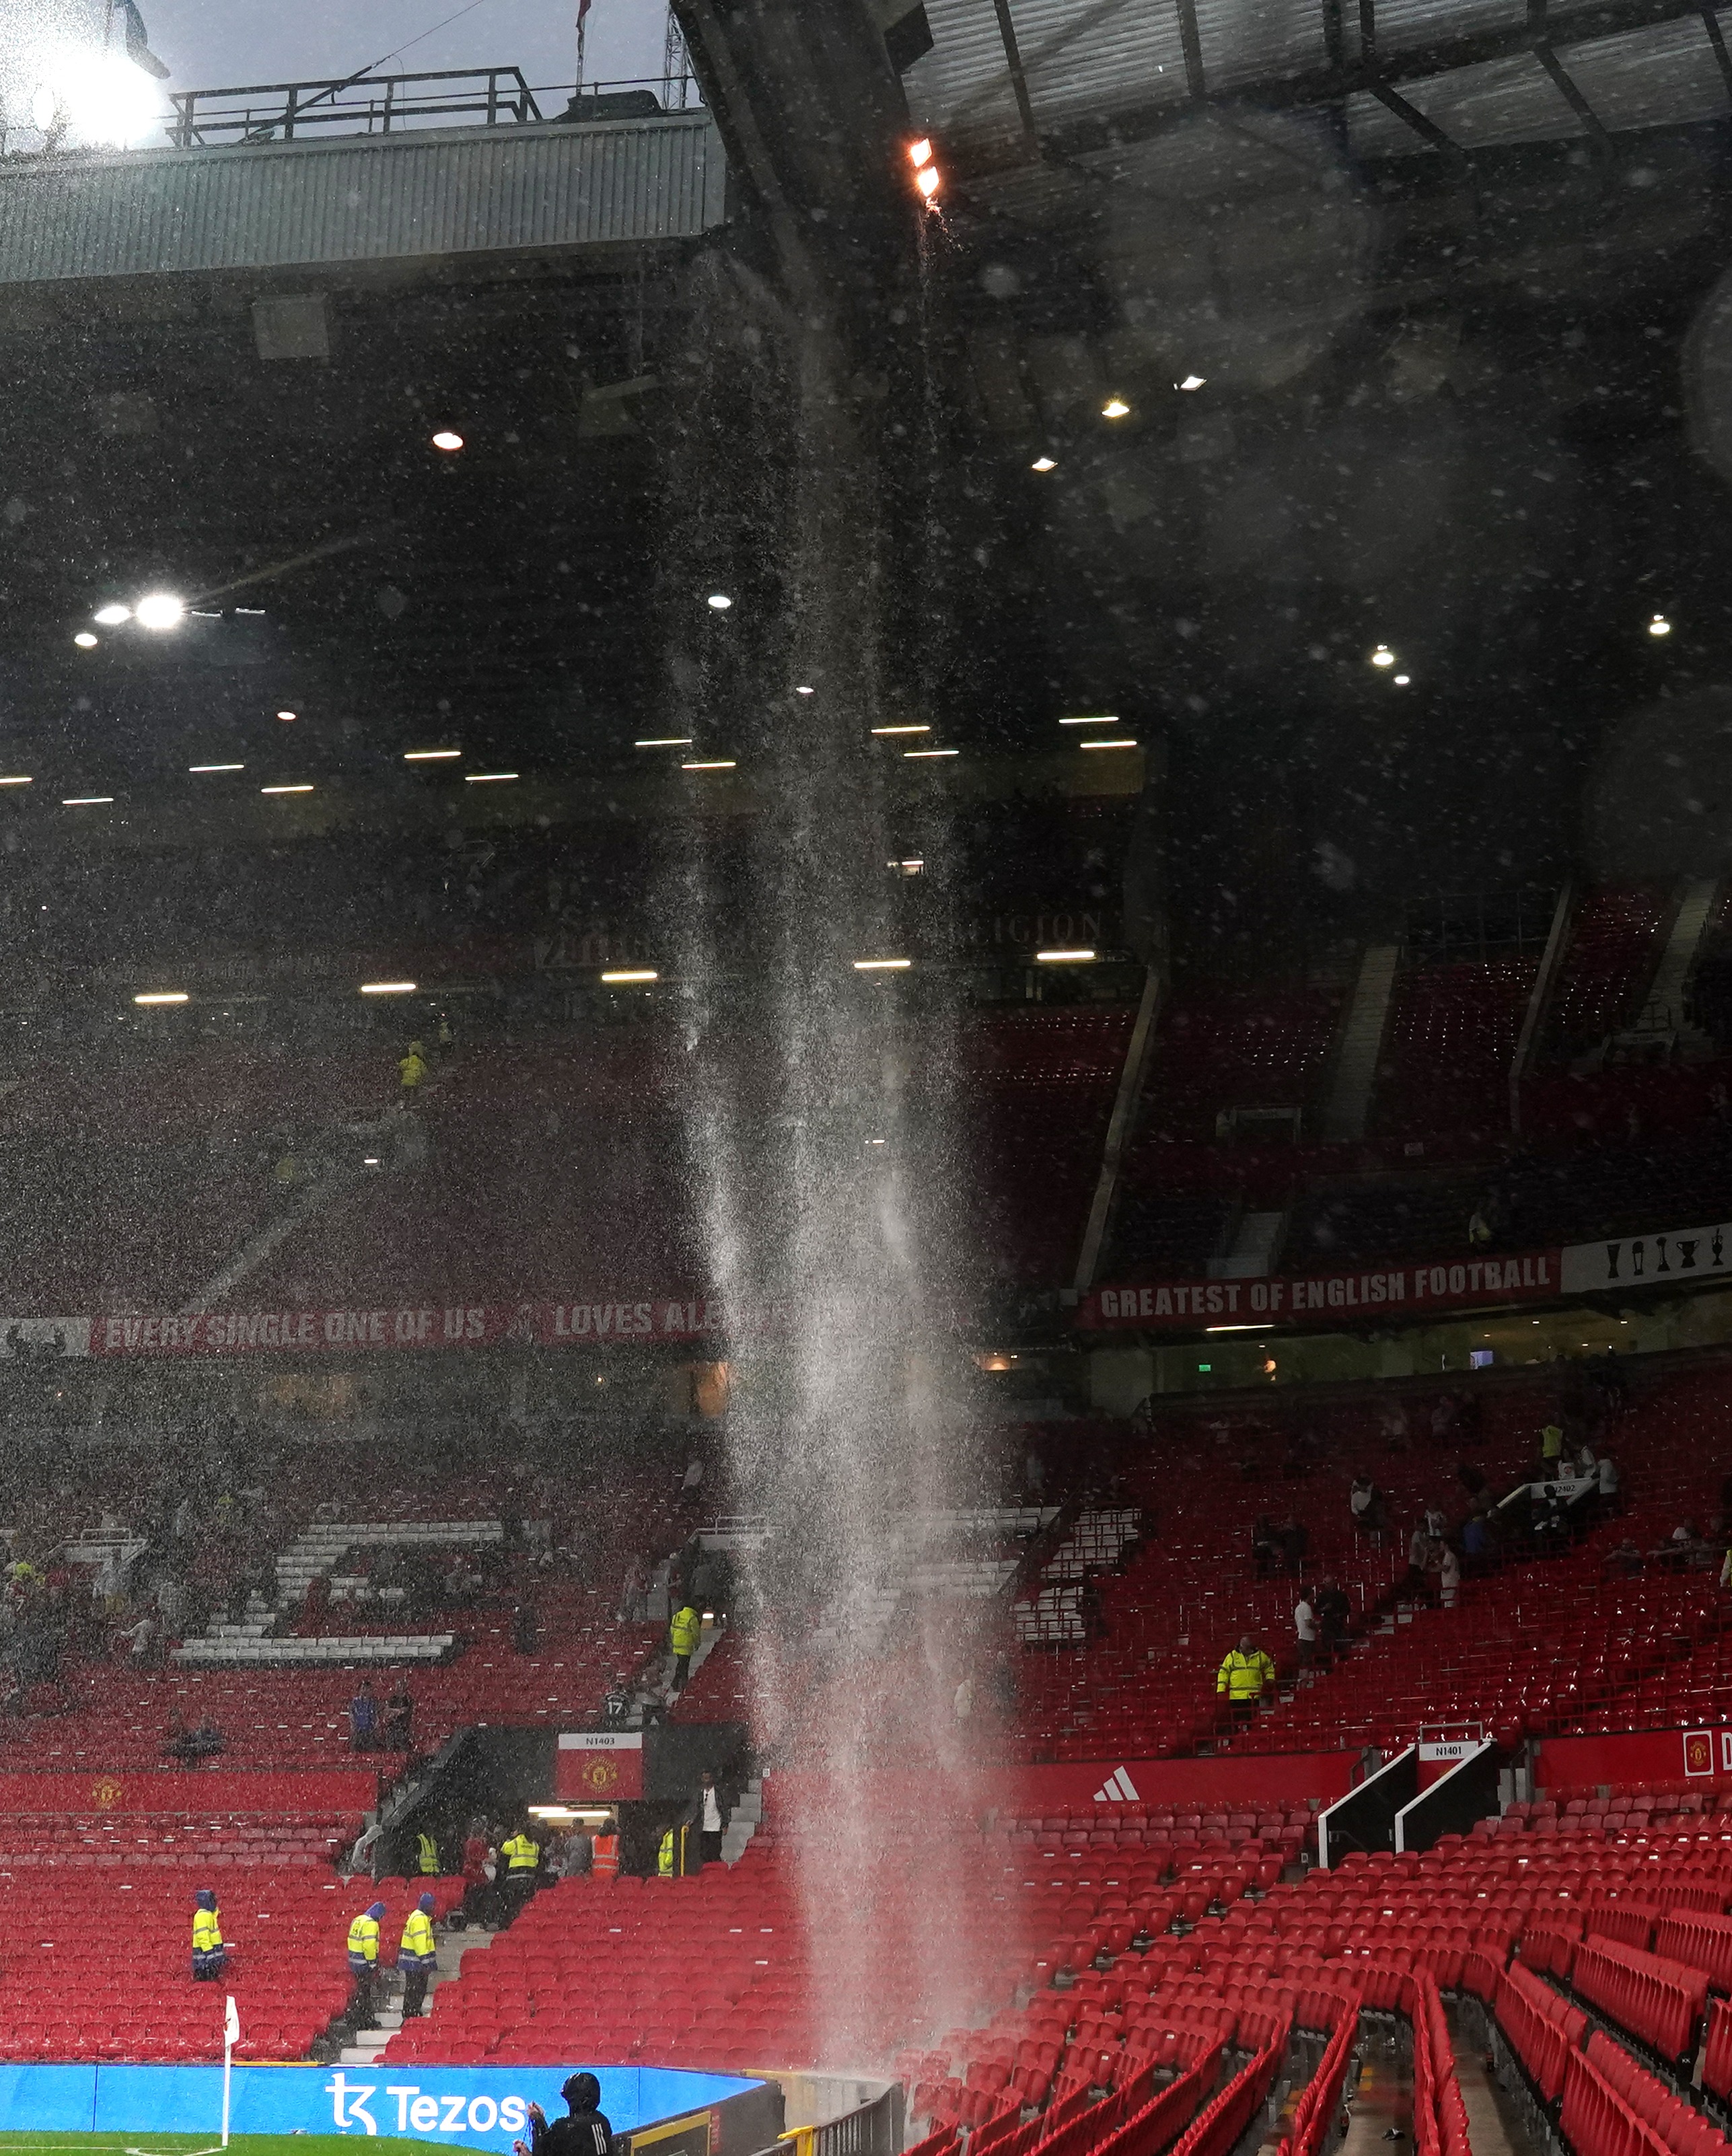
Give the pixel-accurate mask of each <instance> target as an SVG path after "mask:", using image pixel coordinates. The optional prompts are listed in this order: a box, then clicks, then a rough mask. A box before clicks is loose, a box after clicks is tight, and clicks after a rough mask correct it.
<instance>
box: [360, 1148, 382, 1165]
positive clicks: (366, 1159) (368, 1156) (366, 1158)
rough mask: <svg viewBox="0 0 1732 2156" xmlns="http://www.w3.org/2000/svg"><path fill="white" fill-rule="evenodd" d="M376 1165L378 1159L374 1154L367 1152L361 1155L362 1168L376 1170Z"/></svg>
mask: <svg viewBox="0 0 1732 2156" xmlns="http://www.w3.org/2000/svg"><path fill="white" fill-rule="evenodd" d="M378 1164H379V1157H378V1154H377V1153H376V1152H367V1153H362V1156H361V1165H362V1167H363V1168H377V1167H378Z"/></svg>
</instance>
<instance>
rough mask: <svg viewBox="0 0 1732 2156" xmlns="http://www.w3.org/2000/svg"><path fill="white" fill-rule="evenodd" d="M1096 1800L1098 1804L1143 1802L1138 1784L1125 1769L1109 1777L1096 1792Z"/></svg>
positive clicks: (1119, 1769) (1120, 1769)
mask: <svg viewBox="0 0 1732 2156" xmlns="http://www.w3.org/2000/svg"><path fill="white" fill-rule="evenodd" d="M1094 1800H1095V1802H1096V1803H1097V1804H1140V1803H1141V1802H1142V1799H1141V1798H1140V1797H1139V1796H1138V1794H1137V1785H1136V1784H1135V1783H1134V1782H1133V1780H1132V1779H1131V1778H1130V1776H1129V1775H1128V1774H1126V1772H1125V1770H1124V1768H1123V1767H1121V1768H1118V1771H1117V1773H1115V1774H1109V1775H1108V1777H1107V1779H1106V1780H1105V1782H1104V1783H1103V1784H1102V1785H1101V1787H1100V1788H1099V1789H1097V1790H1096V1791H1095V1793H1094Z"/></svg>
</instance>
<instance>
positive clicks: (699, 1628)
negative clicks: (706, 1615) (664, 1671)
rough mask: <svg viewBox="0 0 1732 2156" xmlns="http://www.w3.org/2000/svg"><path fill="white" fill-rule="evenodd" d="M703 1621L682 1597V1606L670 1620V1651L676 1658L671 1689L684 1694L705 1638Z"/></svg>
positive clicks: (668, 1631)
mask: <svg viewBox="0 0 1732 2156" xmlns="http://www.w3.org/2000/svg"><path fill="white" fill-rule="evenodd" d="M703 1629H704V1627H703V1620H702V1617H700V1616H699V1614H698V1613H697V1612H696V1609H693V1608H692V1606H691V1603H690V1602H688V1601H686V1599H684V1597H683V1596H682V1597H681V1600H680V1606H679V1608H678V1609H676V1610H675V1612H674V1614H673V1615H672V1616H671V1618H670V1619H669V1620H668V1627H667V1644H668V1650H669V1652H670V1653H671V1655H672V1656H673V1658H674V1669H673V1678H672V1682H671V1686H670V1689H671V1691H674V1692H676V1693H678V1692H682V1691H685V1689H686V1679H687V1677H689V1676H691V1657H692V1656H693V1655H695V1654H696V1652H697V1643H698V1641H699V1640H701V1639H702V1637H703Z"/></svg>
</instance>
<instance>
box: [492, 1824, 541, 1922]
mask: <svg viewBox="0 0 1732 2156" xmlns="http://www.w3.org/2000/svg"><path fill="white" fill-rule="evenodd" d="M499 1854H500V1858H501V1861H502V1862H503V1863H504V1865H505V1867H506V1874H505V1881H504V1884H505V1893H506V1912H507V1914H506V1922H507V1923H509V1922H511V1917H512V1915H514V1914H515V1913H516V1912H517V1910H519V1909H525V1908H527V1907H528V1906H529V1897H530V1896H531V1895H532V1894H533V1893H534V1892H535V1890H536V1887H537V1884H538V1883H539V1881H540V1879H541V1870H542V1845H541V1844H540V1843H539V1842H538V1841H537V1840H536V1839H535V1837H534V1835H532V1834H531V1833H530V1831H529V1827H528V1823H527V1820H526V1821H525V1822H524V1824H523V1825H521V1826H520V1827H519V1828H518V1829H517V1832H516V1833H515V1834H514V1835H511V1836H509V1837H508V1839H507V1840H504V1841H502V1842H501V1844H500V1845H499Z"/></svg>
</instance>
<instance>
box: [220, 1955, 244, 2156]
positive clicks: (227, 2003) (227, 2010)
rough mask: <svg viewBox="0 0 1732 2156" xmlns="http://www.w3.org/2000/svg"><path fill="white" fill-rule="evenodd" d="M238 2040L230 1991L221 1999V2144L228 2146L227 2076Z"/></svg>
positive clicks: (237, 2015) (238, 2019) (238, 2033)
mask: <svg viewBox="0 0 1732 2156" xmlns="http://www.w3.org/2000/svg"><path fill="white" fill-rule="evenodd" d="M239 2040H240V2016H239V2014H237V2013H236V2012H235V2010H234V1994H232V1993H231V1994H229V1997H228V1998H227V1999H224V2001H223V2146H224V2148H227V2147H228V2146H229V2076H230V2074H231V2073H232V2072H233V2071H234V2046H236V2044H238V2043H239Z"/></svg>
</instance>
